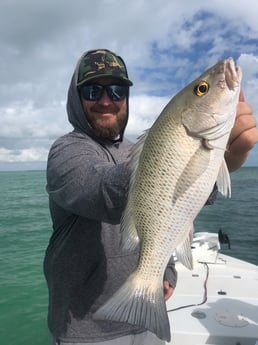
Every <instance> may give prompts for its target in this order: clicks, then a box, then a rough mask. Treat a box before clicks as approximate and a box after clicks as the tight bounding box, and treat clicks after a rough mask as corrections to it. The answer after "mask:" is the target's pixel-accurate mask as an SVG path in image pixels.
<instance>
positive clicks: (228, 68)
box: [94, 58, 241, 341]
mask: <svg viewBox="0 0 258 345" xmlns="http://www.w3.org/2000/svg"><path fill="white" fill-rule="evenodd" d="M240 83H241V69H240V68H239V67H236V66H235V64H234V61H233V59H232V58H229V59H226V60H223V61H221V62H219V63H218V64H216V65H215V66H213V67H212V68H210V69H209V70H208V71H206V72H205V73H203V74H202V75H201V76H200V77H199V78H197V79H196V80H194V81H193V82H192V83H190V84H189V85H188V86H187V87H185V88H184V89H183V90H182V91H180V92H179V93H178V94H177V95H176V96H175V97H174V98H173V99H172V100H171V101H170V102H169V103H168V104H167V106H166V107H165V108H164V110H163V111H162V112H161V114H160V116H159V117H158V118H157V120H156V121H155V123H154V124H153V126H152V127H151V128H150V129H149V130H148V131H146V132H145V134H144V135H143V136H142V137H141V138H140V139H139V142H138V143H137V144H136V145H135V147H134V149H133V152H132V157H131V164H132V165H133V171H134V172H133V174H132V179H131V182H130V190H129V196H128V203H127V207H126V209H125V212H124V215H123V218H122V222H121V226H122V235H123V247H124V249H125V250H133V249H134V248H135V247H136V246H137V245H138V243H140V256H139V262H138V265H137V267H136V269H135V271H134V272H133V273H132V274H131V275H130V276H129V277H128V279H127V281H126V282H125V283H124V284H123V285H122V287H121V288H120V289H119V290H118V291H117V292H116V293H115V294H114V296H113V297H112V298H111V299H110V300H108V301H107V302H106V304H105V305H104V306H102V307H101V308H100V309H99V310H98V311H97V312H96V313H95V316H94V317H95V318H96V319H98V318H99V319H110V320H115V321H121V322H128V323H131V324H133V325H138V326H140V327H143V328H145V329H148V330H150V331H151V332H153V333H155V334H156V335H157V336H158V337H159V338H160V339H163V340H167V341H170V325H169V321H168V317H167V312H166V305H165V302H164V293H163V277H164V272H165V268H166V266H167V263H168V261H169V259H170V257H171V255H172V254H173V252H174V251H176V255H177V258H178V259H179V260H180V261H181V262H182V263H183V264H184V265H185V266H186V267H188V268H189V269H191V268H192V256H191V238H192V231H193V221H194V219H195V217H196V216H197V214H198V213H199V211H200V210H201V208H202V207H203V205H204V204H205V202H206V200H207V199H208V197H209V195H210V193H211V191H212V189H213V187H214V184H215V183H216V182H217V186H218V189H219V191H220V192H221V193H222V194H224V195H225V196H229V195H230V179H229V174H228V171H227V168H226V164H225V161H224V152H225V149H226V145H227V141H228V137H229V133H230V130H231V128H232V126H233V123H234V119H235V113H236V106H237V101H238V96H239V91H240Z"/></svg>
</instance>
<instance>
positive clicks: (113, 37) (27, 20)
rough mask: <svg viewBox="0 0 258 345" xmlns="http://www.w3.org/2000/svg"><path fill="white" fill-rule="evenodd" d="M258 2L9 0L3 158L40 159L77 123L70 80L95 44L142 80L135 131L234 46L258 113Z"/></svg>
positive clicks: (0, 67)
mask: <svg viewBox="0 0 258 345" xmlns="http://www.w3.org/2000/svg"><path fill="white" fill-rule="evenodd" d="M14 9H15V10H14ZM257 12H258V3H256V2H254V1H250V3H248V4H247V2H246V1H244V0H239V1H235V0H228V1H227V2H226V4H225V1H224V0H214V1H209V2H203V1H201V0H196V1H192V2H191V1H189V0H180V1H170V0H164V1H162V2H160V0H152V1H148V0H132V1H124V2H122V1H120V0H98V1H95V2H94V3H92V1H89V0H76V1H74V2H71V3H70V2H68V1H67V2H66V3H65V4H64V1H63V0H56V1H52V0H46V1H44V2H38V1H36V2H35V1H33V0H23V1H20V0H3V1H2V2H1V11H0V30H1V38H0V49H1V55H0V74H1V85H0V118H1V126H0V148H1V151H0V160H1V161H5V160H6V161H13V160H20V161H26V159H28V160H30V159H31V160H41V159H43V157H46V154H45V152H46V151H47V150H48V149H49V146H50V145H51V143H52V142H53V140H54V139H55V138H56V137H58V136H60V135H62V134H64V133H65V132H67V131H69V130H70V129H71V127H70V125H69V124H68V120H67V116H66V111H65V103H66V93H67V88H68V84H69V82H70V78H71V76H72V73H73V70H74V67H75V64H76V62H77V59H78V58H79V56H80V55H81V54H82V52H83V51H85V50H88V49H94V48H100V47H103V48H109V49H111V50H114V51H115V52H117V53H119V54H121V55H122V56H123V57H124V59H125V61H126V63H127V67H128V71H129V74H130V78H131V79H132V80H133V81H134V87H133V90H132V93H131V95H132V96H131V101H130V120H129V124H128V128H127V132H126V133H128V134H129V135H131V136H137V135H139V134H140V132H141V131H142V130H144V129H146V128H148V127H149V126H150V125H151V124H152V122H153V121H154V119H155V118H156V117H157V116H158V114H159V113H160V112H161V110H162V108H163V106H164V105H165V103H166V102H167V101H168V99H169V98H170V97H171V96H172V95H173V94H175V93H176V92H177V91H179V90H180V89H181V88H182V87H183V86H185V85H186V84H187V83H188V82H190V81H191V80H192V79H193V78H194V77H196V76H197V75H198V74H200V73H202V72H203V71H204V69H206V68H207V67H208V66H210V65H212V64H213V63H215V62H216V61H217V60H218V59H220V58H222V57H226V56H225V55H228V54H230V55H231V54H232V55H233V56H234V57H235V58H238V63H239V64H240V65H241V66H242V68H243V71H244V80H243V88H244V91H245V96H246V100H247V101H248V102H249V103H250V104H251V105H252V106H253V109H254V113H255V114H258V100H257V79H258V78H257V59H258V39H257V37H258V36H257V34H258V21H257V18H256V17H257V16H256V14H257Z"/></svg>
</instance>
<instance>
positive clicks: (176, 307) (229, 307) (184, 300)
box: [167, 233, 258, 345]
mask: <svg viewBox="0 0 258 345" xmlns="http://www.w3.org/2000/svg"><path fill="white" fill-rule="evenodd" d="M196 235H198V241H197V242H195V244H196V248H195V249H193V256H194V269H193V271H189V270H188V269H186V268H185V267H184V266H182V264H180V263H179V262H177V263H176V268H177V270H178V284H177V287H176V290H175V292H174V294H173V296H172V297H171V298H170V300H169V301H168V302H167V309H168V316H169V320H170V326H171V342H170V343H167V344H171V345H200V344H212V345H255V344H257V345H258V266H255V265H252V264H249V263H246V262H244V261H241V260H238V259H235V258H232V257H230V256H227V255H223V254H218V247H219V243H218V241H217V235H216V234H207V233H199V234H196ZM202 236H203V237H204V239H205V240H204V241H203V242H202V240H200V238H202ZM207 236H208V237H210V238H209V243H207V241H206V239H207ZM200 261H201V262H200ZM206 293H207V294H206ZM206 299H207V300H206ZM201 303H203V304H201ZM199 304H200V305H199ZM187 305H191V306H189V307H185V308H182V307H184V306H187ZM171 309H173V311H169V310H171Z"/></svg>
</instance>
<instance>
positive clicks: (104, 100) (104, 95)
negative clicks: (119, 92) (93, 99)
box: [98, 90, 113, 105]
mask: <svg viewBox="0 0 258 345" xmlns="http://www.w3.org/2000/svg"><path fill="white" fill-rule="evenodd" d="M112 102H113V101H112V100H111V99H110V97H109V95H108V93H107V91H106V90H104V91H103V93H102V95H101V97H100V99H99V101H98V103H100V104H104V105H109V104H110V103H112Z"/></svg>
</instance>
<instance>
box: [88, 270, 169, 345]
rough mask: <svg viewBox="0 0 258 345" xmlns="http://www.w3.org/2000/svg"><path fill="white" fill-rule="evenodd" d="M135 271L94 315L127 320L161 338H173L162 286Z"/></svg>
mask: <svg viewBox="0 0 258 345" xmlns="http://www.w3.org/2000/svg"><path fill="white" fill-rule="evenodd" d="M151 285H153V284H150V282H149V281H148V282H146V281H144V280H142V279H139V277H137V275H135V274H132V275H131V276H130V277H129V278H128V279H127V281H126V282H125V283H124V285H122V287H121V288H120V289H119V290H118V291H117V292H116V293H115V294H114V295H113V297H111V299H109V300H108V301H107V302H106V303H105V304H104V305H103V306H102V307H100V309H98V310H97V311H96V313H95V314H94V319H100V320H113V321H118V322H127V323H129V324H132V325H137V326H139V327H142V328H145V329H148V330H149V331H151V332H153V333H155V334H156V335H157V337H159V338H160V339H162V340H166V341H170V325H169V320H168V315H167V310H166V304H165V301H164V292H163V286H162V284H161V286H160V287H158V288H153V287H152V286H151Z"/></svg>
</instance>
